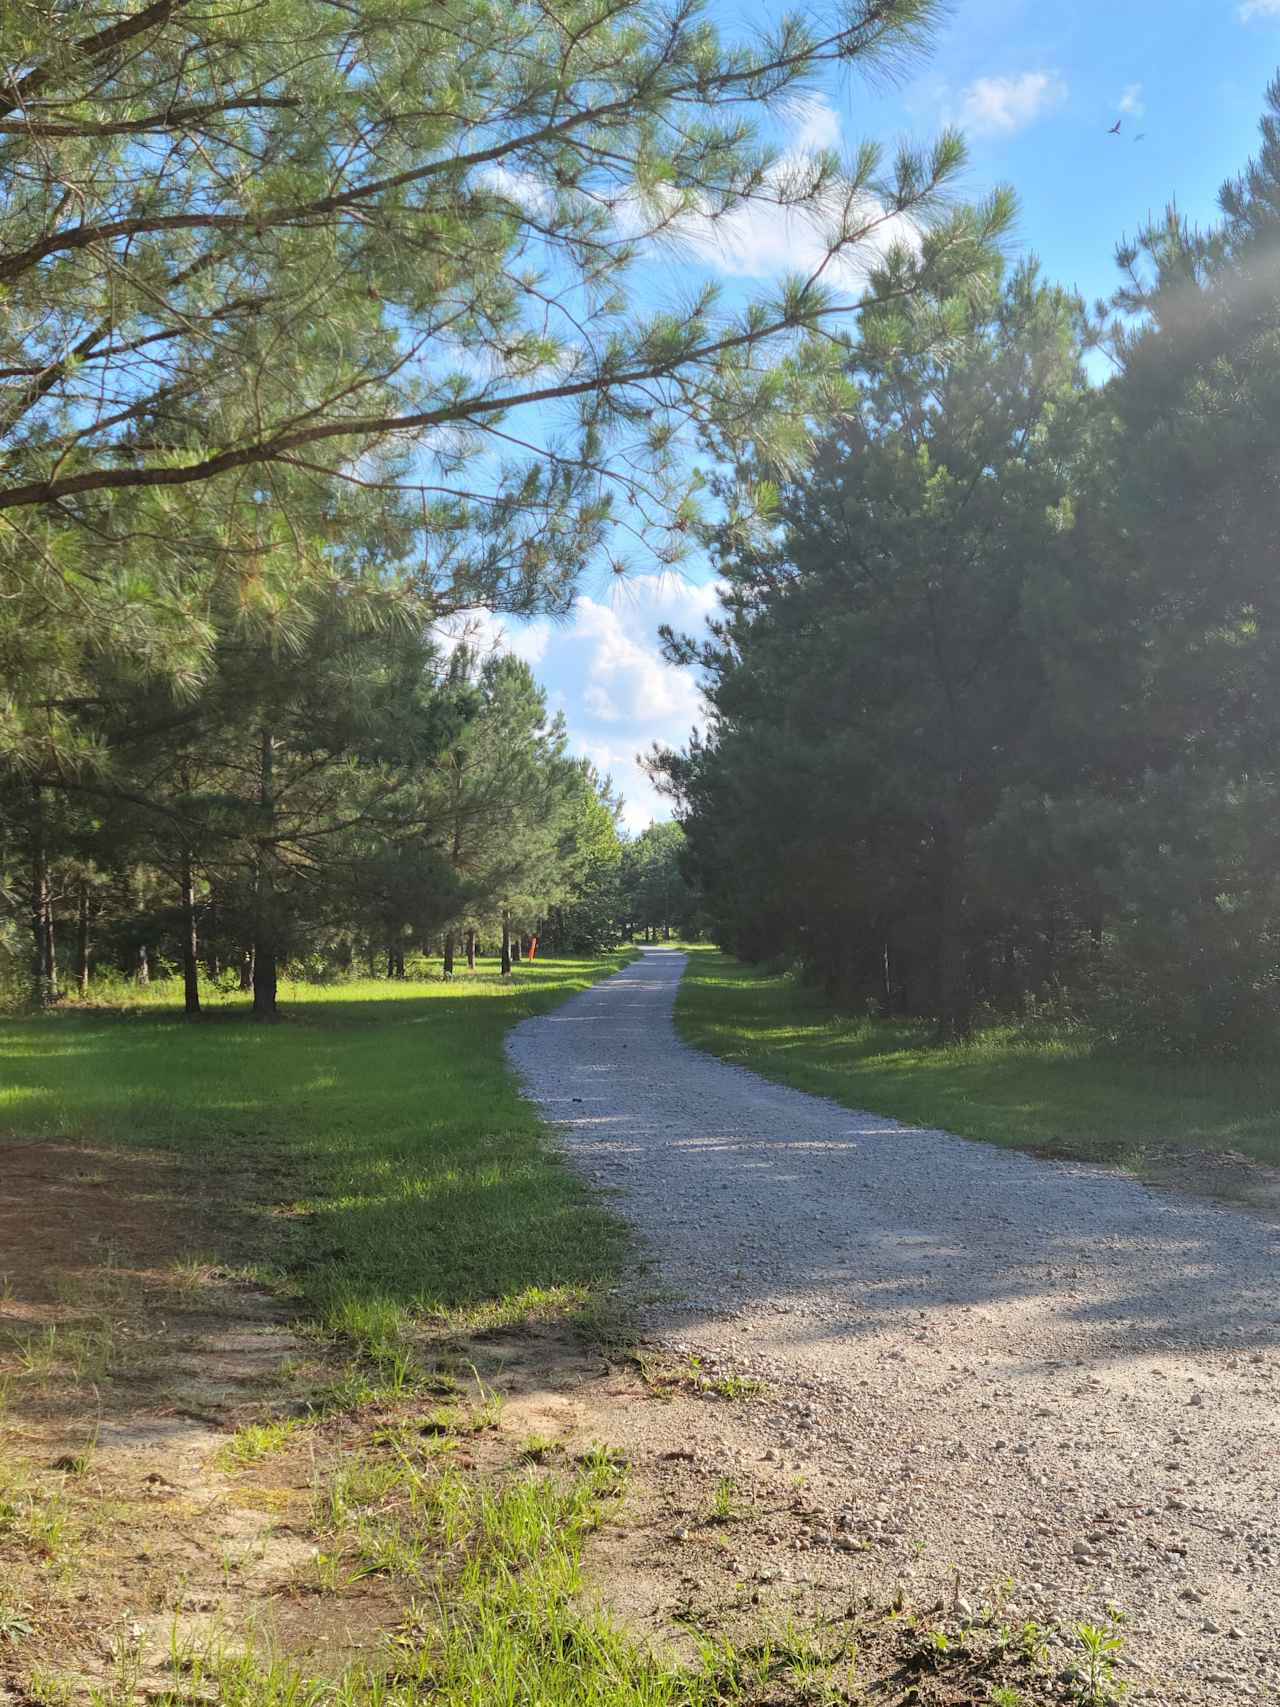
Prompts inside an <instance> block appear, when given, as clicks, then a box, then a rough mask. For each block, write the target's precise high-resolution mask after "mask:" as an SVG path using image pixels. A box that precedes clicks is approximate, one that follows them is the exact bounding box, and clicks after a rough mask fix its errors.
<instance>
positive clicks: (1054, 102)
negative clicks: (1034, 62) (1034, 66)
mask: <svg viewBox="0 0 1280 1707" xmlns="http://www.w3.org/2000/svg"><path fill="white" fill-rule="evenodd" d="M1066 94H1067V86H1066V84H1065V83H1064V82H1063V81H1062V78H1061V77H1059V76H1058V74H1057V72H1056V71H1023V72H1020V73H1019V74H1018V75H1017V76H1016V77H979V78H978V79H977V81H976V82H974V83H970V85H969V87H968V88H967V89H966V90H965V92H964V99H963V104H962V107H961V122H962V123H963V125H964V126H965V128H966V129H968V130H972V131H976V132H977V134H978V135H979V136H1012V135H1013V133H1014V132H1015V131H1019V130H1023V129H1025V127H1026V126H1027V125H1029V124H1031V123H1032V122H1033V121H1034V120H1035V119H1037V118H1039V117H1040V115H1041V114H1042V113H1045V112H1048V111H1049V110H1050V109H1051V108H1053V107H1056V106H1058V105H1059V104H1060V103H1061V102H1062V101H1064V100H1065V99H1066Z"/></svg>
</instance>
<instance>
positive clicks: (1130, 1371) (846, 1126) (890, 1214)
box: [509, 948, 1280, 1707]
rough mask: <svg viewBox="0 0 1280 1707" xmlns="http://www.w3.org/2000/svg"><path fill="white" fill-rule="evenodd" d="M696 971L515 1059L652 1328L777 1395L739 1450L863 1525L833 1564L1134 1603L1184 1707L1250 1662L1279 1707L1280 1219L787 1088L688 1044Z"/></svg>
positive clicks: (664, 956) (573, 1017) (1152, 1663)
mask: <svg viewBox="0 0 1280 1707" xmlns="http://www.w3.org/2000/svg"><path fill="white" fill-rule="evenodd" d="M684 963H685V957H684V956H683V955H681V954H679V953H677V952H675V951H672V950H668V949H662V948H654V949H649V950H646V951H645V953H644V954H643V956H642V957H641V958H640V959H639V960H638V961H636V962H634V963H633V964H632V965H631V966H628V967H625V968H624V969H623V970H622V971H620V972H618V973H616V974H615V975H614V976H613V977H612V978H609V979H607V980H605V981H604V982H603V983H601V984H598V985H596V986H595V987H593V988H592V989H590V990H587V991H585V992H583V993H582V994H581V995H579V996H576V997H574V998H573V999H572V1000H571V1001H570V1002H568V1003H566V1004H565V1005H564V1006H562V1007H560V1008H558V1009H556V1010H555V1011H554V1012H552V1013H550V1014H548V1015H545V1016H543V1017H540V1018H537V1019H532V1020H527V1021H525V1022H524V1023H523V1024H522V1025H520V1026H518V1027H517V1028H516V1029H515V1030H514V1031H513V1033H512V1034H511V1038H510V1042H509V1050H510V1057H511V1060H512V1063H513V1065H514V1066H515V1068H516V1070H517V1071H518V1073H519V1074H520V1075H521V1077H522V1078H523V1081H524V1083H525V1086H526V1088H527V1090H528V1092H529V1094H530V1095H531V1096H532V1097H533V1098H534V1099H535V1100H536V1101H537V1102H538V1103H539V1105H540V1106H541V1108H542V1110H543V1112H544V1114H545V1115H546V1117H547V1118H548V1119H549V1120H551V1121H553V1122H557V1123H558V1124H559V1128H560V1131H561V1134H562V1137H563V1142H564V1144H565V1147H566V1150H567V1153H568V1155H569V1157H570V1159H571V1161H572V1162H573V1164H574V1165H575V1166H576V1167H577V1168H578V1169H579V1170H580V1171H581V1172H582V1174H583V1175H584V1176H585V1177H586V1178H588V1179H589V1180H590V1181H592V1182H593V1183H594V1184H596V1185H597V1186H600V1187H603V1188H605V1189H606V1190H608V1191H609V1192H610V1193H611V1194H612V1196H613V1199H614V1201H615V1202H616V1203H617V1204H618V1205H619V1207H620V1209H621V1210H622V1212H623V1213H625V1214H626V1215H627V1217H628V1218H629V1219H630V1221H631V1222H632V1224H633V1226H634V1227H635V1229H636V1231H637V1233H638V1235H639V1239H640V1242H641V1244H642V1246H643V1247H645V1249H644V1255H645V1257H646V1258H647V1259H648V1260H647V1263H646V1265H645V1266H644V1269H643V1272H641V1271H640V1269H639V1268H638V1270H637V1274H636V1276H635V1279H634V1284H633V1287H632V1290H633V1292H634V1296H635V1298H636V1300H637V1308H638V1309H639V1311H640V1315H641V1323H642V1327H643V1330H644V1333H645V1336H646V1338H647V1339H649V1340H650V1341H651V1342H652V1343H654V1344H655V1345H657V1346H660V1347H662V1348H664V1349H665V1350H667V1351H670V1352H672V1353H674V1354H676V1355H678V1356H681V1357H689V1356H697V1357H699V1358H700V1359H702V1367H703V1370H704V1372H705V1373H707V1374H709V1375H725V1374H729V1373H733V1374H736V1375H739V1376H743V1377H747V1378H753V1379H755V1380H758V1381H763V1382H764V1383H766V1395H765V1396H764V1397H761V1398H759V1399H757V1400H754V1401H752V1402H751V1403H749V1404H742V1405H735V1404H730V1403H727V1402H726V1403H724V1405H723V1410H722V1411H717V1423H718V1422H719V1418H720V1416H721V1415H723V1416H724V1418H725V1423H724V1426H723V1427H720V1428H718V1433H719V1434H720V1435H721V1436H722V1437H723V1439H725V1440H727V1441H728V1442H729V1443H730V1447H731V1449H732V1451H733V1453H734V1454H736V1455H737V1458H738V1461H739V1462H743V1463H746V1462H753V1463H755V1464H756V1465H758V1466H759V1469H760V1473H761V1474H763V1475H766V1476H770V1477H774V1478H777V1480H778V1481H779V1482H780V1483H781V1482H784V1481H785V1479H786V1477H787V1476H790V1475H792V1474H794V1473H795V1472H797V1471H798V1472H799V1473H801V1474H802V1475H803V1476H804V1477H805V1478H806V1485H807V1486H809V1487H810V1488H812V1489H813V1490H815V1491H814V1493H813V1494H811V1495H810V1496H809V1497H810V1498H811V1499H812V1500H813V1502H814V1503H815V1505H816V1504H817V1503H818V1494H819V1493H820V1496H821V1503H822V1506H823V1508H824V1513H825V1515H822V1514H820V1513H817V1512H815V1516H814V1521H815V1523H816V1524H818V1526H819V1527H820V1528H825V1530H826V1531H827V1532H829V1531H830V1530H834V1529H835V1528H836V1518H835V1513H837V1512H841V1511H845V1510H848V1511H850V1512H856V1513H859V1514H865V1515H864V1516H862V1517H861V1522H862V1523H863V1524H864V1526H865V1530H866V1533H867V1534H868V1535H869V1536H870V1537H871V1540H872V1542H873V1545H872V1546H871V1547H870V1549H869V1550H868V1551H866V1552H863V1553H861V1554H859V1555H858V1556H857V1563H856V1565H851V1563H850V1562H849V1560H848V1559H846V1558H845V1556H844V1555H843V1553H838V1552H837V1551H836V1547H835V1546H829V1547H828V1550H827V1554H826V1557H827V1558H828V1559H829V1561H830V1564H829V1566H827V1567H824V1566H822V1565H821V1564H818V1565H816V1566H815V1568H816V1569H818V1570H819V1571H821V1570H822V1569H823V1568H829V1569H830V1570H831V1572H832V1573H833V1575H832V1579H831V1580H832V1581H833V1582H834V1581H837V1580H838V1573H839V1572H840V1571H844V1572H846V1573H847V1572H848V1571H849V1570H850V1569H853V1570H855V1571H856V1572H857V1573H858V1577H857V1582H858V1585H859V1592H865V1593H867V1594H883V1595H885V1597H886V1598H887V1597H889V1596H891V1595H892V1594H893V1593H894V1591H895V1587H896V1585H897V1584H899V1583H900V1582H903V1581H908V1580H910V1581H912V1589H911V1592H912V1595H913V1597H918V1598H920V1599H921V1600H924V1599H925V1598H926V1597H927V1596H928V1595H929V1594H931V1593H932V1594H935V1595H944V1594H949V1593H954V1580H955V1570H954V1567H955V1566H957V1565H958V1567H959V1569H960V1572H961V1576H962V1579H963V1585H964V1588H965V1592H966V1593H967V1594H970V1595H972V1596H973V1598H974V1599H975V1600H976V1599H981V1598H990V1596H991V1595H992V1593H993V1591H994V1590H995V1589H997V1588H998V1587H999V1585H1001V1584H1002V1583H1006V1582H1007V1581H1008V1580H1009V1579H1013V1580H1014V1582H1015V1585H1016V1592H1017V1595H1018V1598H1019V1604H1020V1605H1022V1606H1024V1607H1025V1608H1026V1610H1027V1613H1028V1615H1029V1616H1036V1617H1039V1618H1041V1619H1045V1618H1047V1617H1049V1616H1050V1615H1053V1616H1055V1617H1057V1618H1058V1619H1059V1620H1060V1621H1061V1622H1062V1623H1064V1624H1065V1625H1067V1626H1070V1624H1071V1623H1072V1622H1073V1621H1084V1620H1089V1621H1097V1619H1098V1618H1099V1617H1100V1616H1103V1615H1104V1609H1105V1607H1106V1604H1107V1603H1108V1602H1112V1603H1115V1604H1118V1605H1119V1606H1120V1607H1121V1608H1123V1609H1124V1610H1125V1611H1126V1612H1127V1613H1128V1614H1129V1620H1128V1626H1127V1627H1128V1629H1129V1638H1128V1643H1129V1650H1130V1651H1131V1653H1132V1656H1133V1658H1134V1659H1135V1660H1136V1661H1139V1662H1140V1664H1141V1666H1142V1668H1143V1671H1144V1673H1145V1674H1147V1675H1150V1676H1154V1677H1156V1678H1158V1679H1159V1688H1160V1694H1159V1700H1160V1701H1162V1702H1164V1703H1166V1707H1174V1704H1178V1707H1181V1704H1182V1703H1197V1704H1200V1703H1204V1704H1208V1707H1221V1703H1222V1691H1221V1688H1220V1687H1219V1686H1218V1685H1217V1684H1216V1683H1213V1682H1211V1681H1210V1679H1211V1678H1212V1677H1216V1676H1218V1675H1224V1676H1225V1675H1226V1674H1227V1672H1228V1671H1230V1669H1231V1668H1232V1667H1233V1666H1236V1665H1238V1664H1239V1662H1240V1656H1241V1653H1242V1651H1243V1652H1244V1653H1246V1654H1247V1656H1248V1660H1249V1664H1248V1668H1247V1676H1248V1679H1249V1685H1250V1687H1251V1689H1252V1690H1253V1697H1251V1698H1254V1697H1256V1698H1257V1699H1261V1700H1263V1701H1266V1702H1268V1703H1270V1702H1280V1635H1278V1634H1277V1630H1276V1623H1275V1615H1274V1609H1275V1605H1276V1603H1277V1593H1278V1591H1280V1582H1278V1580H1277V1578H1278V1575H1280V1573H1277V1568H1276V1566H1277V1560H1278V1559H1280V1500H1278V1494H1280V1403H1277V1400H1278V1399H1280V1350H1278V1347H1280V1292H1278V1284H1277V1275H1280V1260H1278V1259H1280V1227H1277V1226H1276V1225H1275V1224H1273V1223H1272V1222H1271V1221H1269V1220H1267V1219H1265V1218H1263V1217H1262V1216H1260V1215H1258V1214H1255V1213H1252V1212H1248V1211H1244V1210H1237V1209H1233V1208H1227V1207H1224V1206H1220V1205H1217V1204H1214V1203H1210V1202H1207V1201H1203V1200H1200V1199H1197V1198H1194V1197H1192V1196H1190V1195H1184V1194H1181V1193H1173V1192H1163V1191H1155V1190H1152V1189H1150V1188H1148V1187H1146V1186H1143V1185H1141V1184H1139V1183H1138V1182H1137V1181H1135V1180H1133V1179H1131V1178H1128V1177H1127V1176H1124V1175H1122V1174H1119V1173H1113V1172H1109V1171H1107V1170H1105V1169H1102V1168H1096V1167H1088V1166H1084V1165H1081V1164H1075V1163H1063V1162H1048V1161H1042V1160H1039V1159H1036V1158H1033V1157H1031V1156H1028V1155H1024V1154H1021V1153H1020V1152H1014V1151H1007V1150H1002V1149H1000V1148H998V1147H996V1146H994V1145H986V1144H980V1143H970V1142H966V1141H965V1140H963V1139H959V1138H956V1137H954V1136H952V1135H950V1134H948V1133H945V1132H941V1131H935V1130H928V1129H921V1128H916V1127H910V1126H905V1125H903V1124H901V1123H899V1122H897V1121H893V1120H888V1119H884V1118H882V1117H880V1116H877V1115H873V1114H863V1113H859V1112H857V1111H853V1110H849V1109H845V1108H841V1107H839V1106H838V1105H837V1104H835V1103H832V1102H828V1101H826V1100H825V1099H823V1098H820V1097H815V1096H809V1095H806V1094H804V1093H802V1092H800V1091H795V1090H791V1089H789V1088H787V1087H785V1086H780V1085H771V1084H769V1083H767V1082H766V1081H765V1080H763V1079H760V1078H758V1077H757V1076H756V1075H755V1074H753V1073H750V1072H748V1071H746V1070H745V1069H743V1068H739V1067H735V1066H732V1065H729V1064H728V1063H725V1062H722V1061H719V1060H716V1059H714V1058H713V1057H711V1056H709V1055H704V1054H702V1053H700V1052H699V1051H696V1050H693V1049H690V1048H688V1047H687V1046H685V1045H684V1044H682V1043H681V1042H680V1040H679V1038H678V1037H677V1036H676V1034H675V1030H674V1027H673V1025H672V1018H671V1013H672V1006H673V1003H674V1000H675V994H676V988H677V985H678V982H679V978H680V974H681V971H682V970H683V967H684ZM1206 1393H1211V1394H1212V1400H1213V1402H1212V1406H1210V1405H1209V1404H1208V1403H1207V1400H1206V1399H1205V1397H1204V1395H1205V1394H1206ZM662 1410H663V1407H661V1406H655V1407H653V1413H652V1420H650V1418H649V1414H648V1413H647V1412H644V1410H643V1408H640V1409H639V1410H637V1409H636V1408H632V1409H631V1410H630V1411H629V1413H628V1427H629V1428H630V1429H631V1430H632V1433H633V1434H637V1435H642V1434H643V1431H644V1430H646V1429H648V1430H650V1431H651V1433H652V1437H653V1439H654V1440H655V1441H656V1440H658V1439H659V1438H660V1434H661V1426H662V1425H661V1415H660V1413H661V1412H662ZM1175 1417H1176V1423H1175ZM815 1423H816V1424H817V1425H818V1426H817V1427H814V1426H812V1425H813V1424H815ZM806 1424H809V1425H810V1426H805V1425H806ZM762 1436H763V1437H764V1439H765V1440H772V1441H774V1442H777V1443H778V1445H771V1446H769V1447H768V1449H767V1450H765V1451H764V1452H763V1462H762V1459H761V1453H762V1445H761V1444H759V1443H760V1442H761V1437H762ZM798 1437H799V1438H798ZM997 1440H999V1441H1001V1442H1002V1443H1006V1442H1010V1441H1013V1442H1017V1443H1018V1444H1019V1445H1020V1446H1024V1447H1025V1451H1019V1450H1017V1448H1013V1449H1010V1448H1009V1447H1008V1446H1006V1449H1005V1450H1003V1451H1000V1452H997V1451H995V1450H994V1443H995V1442H996V1441H997ZM641 1444H643V1443H641ZM663 1444H665V1445H666V1446H668V1447H670V1446H671V1445H672V1442H670V1441H665V1442H664V1443H663ZM778 1446H785V1447H786V1448H787V1451H786V1453H785V1455H784V1453H783V1452H782V1451H780V1450H779V1449H778ZM872 1514H875V1517H878V1518H879V1519H880V1520H881V1524H880V1527H875V1526H874V1524H875V1518H874V1517H873V1515H872ZM819 1518H821V1522H820V1523H819V1522H818V1520H819ZM890 1524H892V1527H890ZM844 1533H846V1534H847V1531H846V1532H844ZM1077 1537H1079V1538H1081V1539H1080V1540H1079V1542H1077V1541H1076V1538H1077ZM1085 1537H1088V1538H1089V1539H1088V1541H1087V1542H1086V1541H1084V1539H1083V1538H1085ZM1077 1546H1083V1547H1084V1548H1085V1552H1084V1553H1080V1552H1078V1551H1076V1548H1077ZM808 1557H810V1558H814V1559H815V1560H818V1559H820V1558H821V1555H818V1554H814V1553H810V1554H809V1555H808ZM1189 1578H1194V1585H1191V1584H1189V1583H1188V1579H1189ZM1191 1586H1193V1587H1194V1592H1195V1594H1196V1595H1198V1596H1199V1598H1198V1599H1196V1600H1192V1598H1191V1595H1189V1594H1188V1595H1187V1596H1186V1598H1185V1599H1180V1598H1179V1596H1180V1594H1181V1593H1183V1592H1185V1591H1186V1590H1187V1589H1188V1587H1191ZM1192 1607H1194V1615H1191V1611H1192ZM1139 1624H1140V1629H1141V1635H1139V1634H1138V1630H1137V1629H1136V1628H1135V1626H1138V1625H1139ZM1207 1626H1214V1628H1208V1627H1207ZM1241 1644H1245V1647H1244V1648H1243V1649H1242V1646H1241ZM1223 1668H1226V1669H1225V1670H1224V1669H1223ZM1241 1687H1242V1690H1243V1684H1242V1686H1241Z"/></svg>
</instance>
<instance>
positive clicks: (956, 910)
mask: <svg viewBox="0 0 1280 1707" xmlns="http://www.w3.org/2000/svg"><path fill="white" fill-rule="evenodd" d="M937 849H938V856H939V857H938V885H939V895H938V962H937V965H938V1041H939V1042H940V1043H954V1042H956V1041H957V1040H958V1039H960V1038H965V1037H967V1036H968V1035H969V1030H970V1024H971V1019H972V1015H971V1012H970V1003H969V987H968V978H967V976H966V969H965V954H964V886H965V848H964V831H963V829H962V828H961V826H960V825H959V823H958V820H957V814H956V813H955V812H954V811H948V812H947V813H946V814H945V816H944V818H943V820H942V824H941V827H940V830H939V832H938V834H937Z"/></svg>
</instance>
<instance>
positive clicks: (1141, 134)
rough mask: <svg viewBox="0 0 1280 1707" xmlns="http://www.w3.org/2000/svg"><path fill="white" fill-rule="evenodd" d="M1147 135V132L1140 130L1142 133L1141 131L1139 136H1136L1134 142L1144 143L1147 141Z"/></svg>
mask: <svg viewBox="0 0 1280 1707" xmlns="http://www.w3.org/2000/svg"><path fill="white" fill-rule="evenodd" d="M1146 134H1147V133H1146V131H1145V130H1140V131H1139V132H1138V134H1137V136H1135V137H1134V139H1133V140H1134V141H1135V142H1142V141H1144V140H1145V139H1146Z"/></svg>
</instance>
